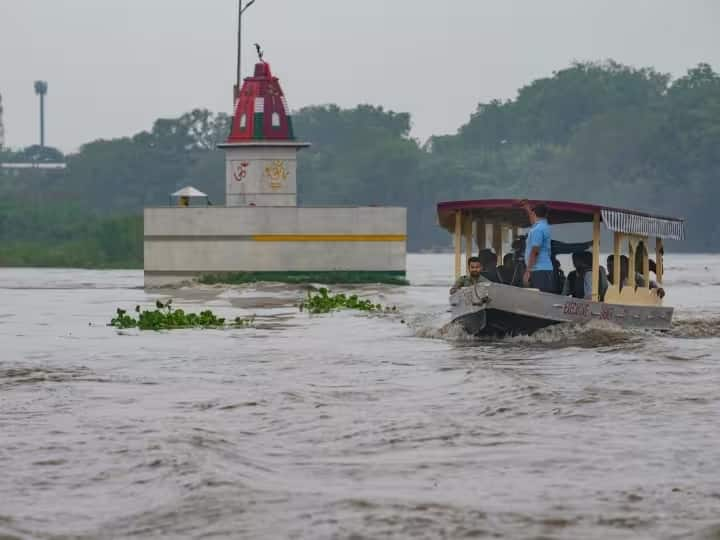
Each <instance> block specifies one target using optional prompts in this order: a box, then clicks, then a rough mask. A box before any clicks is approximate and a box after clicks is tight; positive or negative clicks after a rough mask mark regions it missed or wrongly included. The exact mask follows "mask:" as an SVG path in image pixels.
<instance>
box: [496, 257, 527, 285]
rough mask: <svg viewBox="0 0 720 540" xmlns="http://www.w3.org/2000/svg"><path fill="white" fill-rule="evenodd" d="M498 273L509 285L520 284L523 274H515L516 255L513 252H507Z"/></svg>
mask: <svg viewBox="0 0 720 540" xmlns="http://www.w3.org/2000/svg"><path fill="white" fill-rule="evenodd" d="M498 274H500V278H501V279H502V282H503V283H506V284H508V285H518V284H520V278H521V276H520V275H515V257H514V256H513V254H512V253H506V254H505V256H504V257H503V263H502V266H498ZM518 274H519V272H518Z"/></svg>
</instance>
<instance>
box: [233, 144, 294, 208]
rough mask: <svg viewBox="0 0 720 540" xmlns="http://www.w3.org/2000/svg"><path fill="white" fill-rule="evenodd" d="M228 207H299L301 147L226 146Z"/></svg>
mask: <svg viewBox="0 0 720 540" xmlns="http://www.w3.org/2000/svg"><path fill="white" fill-rule="evenodd" d="M225 204H226V206H247V205H250V204H254V205H257V206H295V205H296V204H297V147H296V146H265V147H258V146H247V145H246V146H242V145H236V146H227V147H225Z"/></svg>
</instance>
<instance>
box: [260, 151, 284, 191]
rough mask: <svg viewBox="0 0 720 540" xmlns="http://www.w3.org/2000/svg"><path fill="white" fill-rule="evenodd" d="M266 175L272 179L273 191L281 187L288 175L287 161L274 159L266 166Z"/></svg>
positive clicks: (271, 186) (271, 187)
mask: <svg viewBox="0 0 720 540" xmlns="http://www.w3.org/2000/svg"><path fill="white" fill-rule="evenodd" d="M265 177H266V178H268V179H269V180H270V189H272V190H273V191H276V190H278V189H281V188H282V187H283V183H284V182H285V180H287V177H288V172H287V169H286V168H285V162H284V161H282V160H279V159H276V160H274V161H272V162H271V163H270V164H269V165H268V166H266V167H265Z"/></svg>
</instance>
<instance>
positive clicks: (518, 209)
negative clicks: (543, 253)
mask: <svg viewBox="0 0 720 540" xmlns="http://www.w3.org/2000/svg"><path fill="white" fill-rule="evenodd" d="M528 203H529V204H530V206H531V207H534V206H535V205H538V204H545V205H546V206H547V207H548V211H549V212H548V214H549V215H548V221H549V222H550V224H561V223H586V222H592V221H593V218H594V216H595V215H596V214H598V215H599V216H600V219H601V221H602V222H603V223H604V224H605V227H606V228H607V229H608V230H610V231H613V232H620V233H625V234H635V235H639V236H656V237H658V238H670V239H672V240H683V239H684V238H685V221H684V220H683V219H679V218H672V217H666V216H655V215H652V214H647V213H645V212H638V211H635V210H624V209H622V208H612V207H610V206H602V205H596V204H586V203H577V202H569V201H540V200H529V201H528ZM458 211H460V212H462V213H463V214H465V215H469V216H472V217H473V218H474V219H483V220H484V221H485V222H486V223H493V222H499V223H503V224H505V225H509V226H514V227H529V226H530V222H529V221H528V217H527V213H526V212H525V210H524V209H523V207H522V204H521V200H520V199H478V200H474V201H447V202H441V203H438V205H437V213H438V222H439V223H440V226H441V227H443V228H444V229H447V230H448V231H450V232H453V231H454V230H455V215H456V212H458Z"/></svg>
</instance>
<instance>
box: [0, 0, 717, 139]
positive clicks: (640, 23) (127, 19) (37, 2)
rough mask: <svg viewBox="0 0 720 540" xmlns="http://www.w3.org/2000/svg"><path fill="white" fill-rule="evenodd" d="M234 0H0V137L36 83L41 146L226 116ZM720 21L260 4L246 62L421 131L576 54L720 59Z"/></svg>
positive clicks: (445, 0) (668, 0)
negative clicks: (44, 93)
mask: <svg viewBox="0 0 720 540" xmlns="http://www.w3.org/2000/svg"><path fill="white" fill-rule="evenodd" d="M236 5H237V0H0V94H2V97H3V104H4V107H5V115H4V123H5V132H6V144H7V145H9V146H12V147H21V146H26V145H29V144H33V143H35V142H37V141H38V138H39V136H38V127H37V125H38V116H39V114H38V110H37V109H38V106H37V98H36V97H35V95H34V92H33V81H35V80H37V79H44V80H47V81H48V83H49V91H48V97H47V143H48V144H50V145H53V146H57V147H59V148H61V149H63V150H65V151H69V150H74V149H77V147H78V146H79V145H81V144H82V143H84V142H88V141H91V140H94V139H98V138H110V137H117V136H122V135H131V134H133V133H136V132H138V131H141V130H143V129H148V128H150V126H151V125H152V122H153V120H155V119H156V118H158V117H170V116H177V115H179V114H181V113H183V112H185V111H188V110H190V109H192V108H194V107H206V108H209V109H211V110H213V111H225V112H230V111H231V109H232V85H233V82H234V77H235V51H236V46H235V39H236V24H237V22H236ZM719 23H720V1H719V0H614V1H613V0H545V1H541V0H432V1H430V0H362V1H358V0H257V1H256V3H255V4H254V5H253V6H251V7H250V8H249V9H248V11H247V12H246V14H245V19H244V26H243V30H244V38H245V39H244V47H245V48H244V51H243V52H244V54H243V62H244V70H243V71H244V74H245V75H247V74H248V71H249V70H250V69H251V66H252V64H253V63H254V61H255V54H254V49H253V47H252V44H253V43H254V42H260V43H261V45H262V46H263V48H264V49H265V53H266V56H265V58H266V60H268V61H269V62H270V63H271V64H272V67H273V71H274V72H275V74H276V75H277V76H279V77H280V80H281V83H282V85H283V89H284V90H285V93H286V95H287V97H288V101H289V102H290V106H291V107H292V108H299V107H301V106H304V105H310V104H321V103H337V104H339V105H341V106H343V107H352V106H355V105H357V104H358V103H372V104H378V105H383V106H385V107H386V108H390V109H393V110H396V111H407V112H410V113H412V117H413V134H414V135H415V136H416V137H418V138H420V139H423V140H424V139H425V138H427V137H428V136H429V135H432V134H441V133H453V132H455V130H456V129H457V128H458V127H459V126H460V125H462V124H463V123H464V122H466V121H467V119H468V117H469V115H470V113H471V112H472V111H473V110H474V109H475V107H476V105H477V103H478V102H480V101H487V100H490V99H493V98H502V99H505V98H512V97H514V96H515V94H516V91H517V89H518V88H519V87H521V86H522V85H524V84H526V83H528V82H530V81H531V80H533V79H534V78H538V77H542V76H547V75H550V74H551V73H552V71H553V70H557V69H561V68H563V67H565V66H567V65H568V64H569V63H570V62H572V61H573V60H598V59H606V58H613V59H615V60H618V61H620V62H623V63H628V64H632V65H635V66H654V67H656V68H657V69H658V70H660V71H663V72H669V73H672V74H673V75H675V76H678V75H682V74H684V73H685V71H686V70H687V68H688V67H691V66H693V65H695V64H697V63H698V62H709V63H710V64H712V65H713V67H714V68H715V69H716V70H718V69H720V47H719V45H720V37H719V36H720V25H719Z"/></svg>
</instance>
